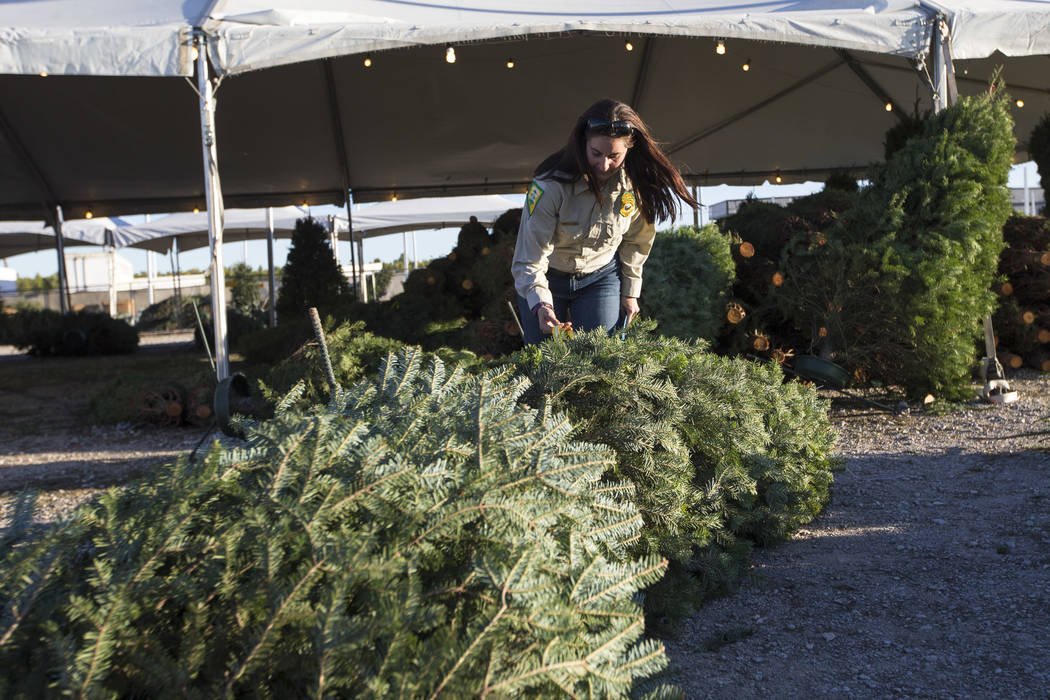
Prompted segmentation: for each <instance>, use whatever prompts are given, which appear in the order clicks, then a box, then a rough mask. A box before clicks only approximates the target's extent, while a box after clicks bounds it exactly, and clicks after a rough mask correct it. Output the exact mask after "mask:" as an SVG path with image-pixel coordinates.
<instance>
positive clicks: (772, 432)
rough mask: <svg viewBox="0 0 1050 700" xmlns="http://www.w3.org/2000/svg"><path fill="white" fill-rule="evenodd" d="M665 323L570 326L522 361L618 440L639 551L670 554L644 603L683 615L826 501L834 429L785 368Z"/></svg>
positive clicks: (605, 440)
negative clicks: (576, 329) (674, 332)
mask: <svg viewBox="0 0 1050 700" xmlns="http://www.w3.org/2000/svg"><path fill="white" fill-rule="evenodd" d="M654 325H655V324H654V323H653V322H652V321H636V322H635V323H633V324H631V326H630V328H629V330H628V333H627V338H626V340H620V339H619V337H615V338H609V337H608V335H607V334H606V333H604V332H603V331H602V330H597V331H594V332H591V333H580V334H576V335H575V336H574V337H572V338H566V337H564V336H560V337H558V338H556V339H552V340H548V341H546V342H544V343H543V344H542V345H540V346H539V347H531V348H526V349H525V350H523V351H521V352H520V353H518V354H516V355H514V356H512V357H511V358H510V359H511V362H512V363H513V364H514V365H515V366H517V367H519V368H520V369H521V371H523V372H525V373H526V374H527V376H528V377H529V379H530V380H531V381H532V383H533V386H532V388H531V389H530V390H529V392H528V393H527V394H526V396H525V398H526V400H528V401H531V402H533V403H534V404H535V405H543V403H544V402H549V405H550V406H551V407H552V408H553V410H555V411H563V412H565V413H566V414H567V415H568V416H569V417H570V418H571V420H572V421H573V422H574V423H575V424H576V425H577V432H576V435H577V436H578V437H579V438H580V439H582V440H586V441H589V442H600V443H602V444H606V445H610V446H611V447H612V448H613V449H614V450H615V451H616V463H615V465H614V466H613V468H612V469H611V470H610V471H609V473H608V476H609V478H612V479H616V480H626V481H629V482H631V483H633V484H634V487H635V494H636V495H635V499H636V503H637V505H638V509H639V510H640V511H641V513H642V517H643V518H644V519H645V528H644V530H643V533H642V537H641V538H640V539H639V540H638V541H637V543H636V544H635V545H634V551H635V552H636V553H637V554H638V555H645V556H653V555H659V556H662V557H666V558H667V559H668V560H670V562H671V567H670V570H669V573H668V575H667V576H666V577H665V578H664V579H663V580H662V581H660V582H659V583H658V584H656V585H654V586H652V587H650V588H649V590H648V591H647V596H646V608H647V610H648V611H649V612H650V613H651V614H652V615H653V616H654V617H655V618H657V619H658V618H670V619H672V620H673V619H674V618H676V617H678V616H681V615H684V614H687V613H689V612H690V611H692V610H694V609H696V608H697V607H699V606H700V605H701V604H702V602H703V601H704V600H705V599H706V598H708V597H710V596H711V595H713V594H717V593H722V592H725V591H726V590H731V589H732V587H733V586H734V585H735V584H736V582H738V581H739V579H740V577H741V576H742V575H743V574H744V572H745V571H746V570H747V568H748V566H749V564H748V560H749V552H750V549H751V547H752V546H753V545H756V544H758V545H765V544H769V543H772V542H776V541H778V540H782V539H784V538H785V537H787V536H788V535H789V534H790V533H792V532H793V531H794V530H796V529H797V528H798V526H799V525H801V524H802V523H805V522H808V521H809V520H811V519H812V518H813V517H814V516H815V515H816V514H817V513H818V512H819V510H820V509H821V507H822V506H823V504H824V503H825V502H826V501H827V498H828V494H829V488H830V484H831V482H832V470H833V468H834V467H835V462H834V460H833V458H832V457H831V456H830V451H831V448H832V447H833V444H834V439H835V437H834V432H833V431H832V429H831V427H830V425H829V423H828V419H827V413H826V412H827V405H826V402H825V401H823V400H821V399H820V398H819V396H818V395H817V393H816V391H815V390H814V389H813V388H812V387H807V386H804V385H802V384H799V383H798V382H788V383H784V382H783V375H782V373H781V371H780V368H779V365H776V364H775V363H755V362H750V361H747V360H744V359H741V358H732V359H730V358H724V357H719V356H717V355H714V354H711V353H708V352H706V351H705V344H704V343H702V342H699V341H692V342H687V341H682V340H678V339H673V338H665V337H660V336H657V335H655V334H653V332H652V331H653V327H654Z"/></svg>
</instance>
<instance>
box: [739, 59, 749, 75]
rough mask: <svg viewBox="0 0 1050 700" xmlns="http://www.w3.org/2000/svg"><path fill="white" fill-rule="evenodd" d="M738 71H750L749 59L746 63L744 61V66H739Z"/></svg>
mask: <svg viewBox="0 0 1050 700" xmlns="http://www.w3.org/2000/svg"><path fill="white" fill-rule="evenodd" d="M740 69H741V70H742V71H744V72H745V73H746V72H748V71H749V70H751V59H750V58H749V59H747V60H746V61H744V65H742V66H740Z"/></svg>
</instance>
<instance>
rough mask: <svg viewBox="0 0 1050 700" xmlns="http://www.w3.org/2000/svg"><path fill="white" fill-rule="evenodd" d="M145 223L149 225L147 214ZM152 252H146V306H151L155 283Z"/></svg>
mask: <svg viewBox="0 0 1050 700" xmlns="http://www.w3.org/2000/svg"><path fill="white" fill-rule="evenodd" d="M146 223H147V224H148V223H149V214H146ZM154 255H155V253H154V252H153V251H152V250H147V251H146V301H147V302H148V303H147V304H146V305H147V306H153V296H154V294H153V288H154V286H155V285H156V283H157V260H156V258H155V257H154Z"/></svg>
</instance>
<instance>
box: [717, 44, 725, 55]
mask: <svg viewBox="0 0 1050 700" xmlns="http://www.w3.org/2000/svg"><path fill="white" fill-rule="evenodd" d="M715 53H716V54H718V55H719V56H724V55H725V53H726V44H725V42H724V41H719V42H718V45H717V46H715Z"/></svg>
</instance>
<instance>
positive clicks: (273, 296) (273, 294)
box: [266, 207, 277, 328]
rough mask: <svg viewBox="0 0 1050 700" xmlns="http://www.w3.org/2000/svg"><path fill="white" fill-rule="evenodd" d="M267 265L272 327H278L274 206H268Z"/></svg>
mask: <svg viewBox="0 0 1050 700" xmlns="http://www.w3.org/2000/svg"><path fill="white" fill-rule="evenodd" d="M266 265H267V267H268V269H269V270H270V328H276V327H277V275H276V274H275V273H274V270H273V207H266Z"/></svg>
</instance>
